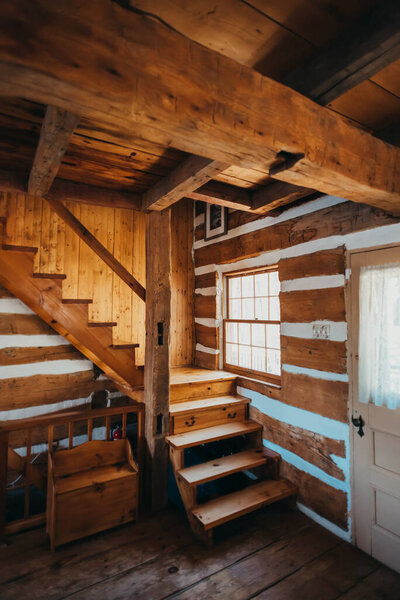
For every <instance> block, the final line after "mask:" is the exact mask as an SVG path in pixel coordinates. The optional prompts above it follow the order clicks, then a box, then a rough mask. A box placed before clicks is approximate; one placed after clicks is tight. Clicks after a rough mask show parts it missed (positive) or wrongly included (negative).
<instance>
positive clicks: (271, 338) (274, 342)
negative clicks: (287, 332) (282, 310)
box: [266, 325, 281, 350]
mask: <svg viewBox="0 0 400 600" xmlns="http://www.w3.org/2000/svg"><path fill="white" fill-rule="evenodd" d="M279 329H280V327H279V325H267V344H266V345H267V347H268V348H276V349H277V350H279V349H280V347H281V336H280V331H279Z"/></svg>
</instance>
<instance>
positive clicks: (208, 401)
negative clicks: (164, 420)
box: [169, 394, 250, 417]
mask: <svg viewBox="0 0 400 600" xmlns="http://www.w3.org/2000/svg"><path fill="white" fill-rule="evenodd" d="M249 403H250V400H249V398H244V396H237V395H235V396H234V395H231V394H229V395H225V396H213V397H212V398H196V400H188V402H179V403H177V404H172V405H171V406H170V409H169V412H170V414H171V416H173V417H174V416H176V415H180V414H182V413H187V412H190V413H192V412H197V411H204V410H209V409H210V408H222V407H224V406H227V407H228V406H234V405H243V404H249Z"/></svg>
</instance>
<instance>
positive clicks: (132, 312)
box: [0, 194, 145, 366]
mask: <svg viewBox="0 0 400 600" xmlns="http://www.w3.org/2000/svg"><path fill="white" fill-rule="evenodd" d="M66 206H67V208H68V209H69V210H70V211H71V212H72V213H73V214H74V215H75V217H76V218H77V219H78V220H80V221H81V222H82V224H83V225H84V226H85V227H86V228H87V229H88V230H89V231H90V232H91V233H92V234H93V235H94V236H95V237H96V238H97V239H98V241H100V242H101V243H102V244H103V246H104V247H105V248H107V250H108V251H109V252H111V253H112V254H113V255H114V257H115V258H116V259H117V260H118V261H119V263H120V264H121V265H123V266H124V267H125V268H126V269H127V270H128V271H129V272H130V273H132V274H133V275H134V277H136V279H138V281H140V283H141V284H142V285H144V284H145V215H144V214H143V213H138V212H136V211H133V210H128V209H114V208H110V207H101V206H95V207H94V206H89V205H83V204H78V203H75V202H67V203H66ZM0 218H3V219H4V220H5V223H6V226H5V232H4V237H3V244H4V248H14V249H16V250H17V249H19V250H26V251H31V252H32V253H33V268H32V272H33V276H34V277H39V278H40V277H46V278H52V279H60V281H61V285H62V301H63V303H69V304H73V303H83V304H87V321H88V322H89V323H90V324H91V325H92V326H97V325H98V326H100V327H102V326H110V327H112V330H111V338H112V340H111V344H112V345H113V346H114V347H115V348H118V349H119V348H124V347H130V348H131V354H133V355H134V358H135V364H136V366H143V365H144V350H145V344H144V342H145V325H144V323H145V304H144V302H143V301H142V300H141V299H140V298H138V297H137V296H136V294H135V293H134V292H132V290H131V289H130V288H129V286H128V285H127V284H126V283H125V282H124V281H122V280H121V279H120V277H119V276H118V275H117V274H115V273H114V272H113V271H112V270H111V269H110V268H109V267H108V266H107V265H106V264H105V263H104V262H103V261H102V260H101V259H100V258H99V257H98V256H97V254H95V252H93V250H91V248H89V247H88V246H87V245H86V244H85V243H84V242H83V241H82V240H81V239H79V237H78V236H77V235H76V233H75V232H74V231H72V230H71V229H70V228H69V227H68V226H67V225H66V224H65V223H64V222H63V221H62V219H60V217H59V216H58V215H57V214H56V213H55V212H54V211H53V210H52V209H51V208H50V206H49V205H48V203H47V202H45V201H44V200H42V199H41V198H33V197H30V196H28V195H27V194H0ZM16 295H17V297H18V294H16ZM132 345H134V347H132Z"/></svg>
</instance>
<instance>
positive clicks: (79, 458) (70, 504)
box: [47, 439, 138, 549]
mask: <svg viewBox="0 0 400 600" xmlns="http://www.w3.org/2000/svg"><path fill="white" fill-rule="evenodd" d="M47 500H48V510H47V521H48V522H47V528H48V532H49V535H50V542H51V548H52V549H54V548H55V547H57V546H60V545H61V544H65V543H67V542H70V541H72V540H76V539H79V538H82V537H85V536H87V535H91V534H93V533H96V532H98V531H102V530H104V529H109V528H110V527H115V526H116V525H121V524H122V523H127V522H128V521H132V520H135V519H136V515H137V505H138V467H137V464H136V462H135V461H134V459H133V456H132V450H131V447H130V444H129V442H128V440H126V439H123V440H115V441H112V442H102V441H91V442H86V443H85V444H82V445H80V446H77V447H76V448H72V449H70V450H61V451H56V452H52V453H51V454H50V457H49V485H48V499H47Z"/></svg>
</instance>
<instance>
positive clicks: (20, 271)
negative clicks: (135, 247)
mask: <svg viewBox="0 0 400 600" xmlns="http://www.w3.org/2000/svg"><path fill="white" fill-rule="evenodd" d="M0 196H1V198H0V236H1V239H0V281H1V283H2V284H3V285H4V286H5V287H7V288H8V289H9V291H10V292H11V293H12V294H13V295H14V296H16V297H17V298H19V299H20V300H22V302H24V303H25V304H26V305H27V306H29V308H31V309H32V310H33V311H34V312H36V313H37V314H38V315H39V316H40V317H41V318H42V319H43V320H44V321H46V322H47V323H48V324H49V325H50V326H51V327H53V329H55V330H56V331H57V332H58V333H59V334H60V335H62V336H63V337H64V338H66V339H67V340H68V341H69V342H70V343H71V344H73V345H74V346H75V347H76V348H78V350H79V351H80V352H82V354H84V355H85V356H86V357H87V358H89V359H90V360H91V361H92V362H93V363H95V364H96V365H97V366H98V367H99V368H100V369H102V370H103V371H104V373H105V374H106V375H108V376H109V377H111V378H112V379H114V380H115V381H116V382H118V383H121V384H128V386H129V387H136V386H142V385H143V368H142V365H143V360H141V359H140V358H139V361H137V357H138V355H137V350H138V348H139V343H137V342H136V341H135V340H134V339H132V336H133V335H135V332H132V322H133V314H132V307H133V306H136V305H139V304H141V305H143V306H141V311H138V314H137V315H136V314H135V316H137V318H138V321H139V322H140V326H139V325H138V328H137V330H136V331H139V327H140V330H141V331H140V336H139V337H140V338H141V341H142V340H144V320H143V318H142V317H143V314H144V313H143V310H144V303H143V302H142V301H141V300H140V299H139V298H138V299H137V300H136V299H135V301H133V300H132V296H133V293H132V291H131V290H129V288H128V286H127V285H126V284H125V283H124V282H122V281H119V280H118V278H117V276H116V275H115V274H114V275H115V277H112V275H113V274H112V272H111V270H110V269H108V267H106V266H105V265H104V264H103V265H101V266H100V268H101V271H99V272H97V273H95V272H94V271H95V270H96V269H98V268H99V264H98V263H99V259H98V258H97V257H95V256H91V254H94V253H93V252H92V251H91V250H90V249H89V248H84V249H83V247H81V246H82V243H80V241H79V239H78V238H77V236H76V235H75V234H74V233H73V232H68V233H67V231H66V229H65V227H63V224H62V222H61V220H60V219H59V218H58V217H57V215H55V214H54V215H53V214H52V213H51V211H50V212H49V209H48V207H46V205H45V204H46V203H45V202H44V201H43V200H41V199H36V198H35V199H33V198H29V197H28V196H26V195H25V194H17V195H12V194H3V195H1V194H0ZM35 210H36V212H37V216H36V221H35ZM125 212H128V213H129V212H130V213H132V212H133V211H125ZM109 216H110V215H109ZM125 216H126V215H125ZM128 216H130V215H128ZM39 217H40V218H39ZM43 217H46V218H43ZM114 218H115V219H116V215H115V214H114ZM120 221H121V219H120ZM116 222H117V221H115V223H116ZM49 223H50V224H49ZM120 224H121V223H120ZM36 229H37V230H36ZM128 229H129V228H128ZM123 233H124V235H125V238H124V239H125V242H126V243H127V244H129V240H128V239H127V234H126V231H125V232H123ZM131 241H132V240H131ZM136 242H137V240H136ZM130 252H131V254H132V249H131V250H130ZM85 256H86V258H87V261H86V262H87V268H88V269H89V270H90V269H92V270H93V273H89V272H83V267H84V266H85V263H84V260H83V259H84V258H85ZM130 264H131V265H132V256H131V263H130ZM64 267H65V271H66V272H65V273H63V272H62V269H63V268H64ZM107 270H108V271H107ZM78 271H81V280H82V285H81V287H80V289H78V285H77V284H76V282H75V283H74V280H75V279H77V277H78V275H79V274H78ZM110 277H111V281H110ZM86 279H90V281H91V286H90V287H89V286H88V285H86V289H85V287H84V285H83V282H85V283H87V282H86ZM71 281H72V283H71ZM104 282H105V283H106V285H105V287H104V286H102V283H104ZM88 292H92V294H91V296H92V297H90V293H88ZM110 292H111V299H110V297H109V296H110ZM105 294H106V295H107V296H108V298H107V299H106V300H105V304H106V305H107V306H106V308H107V312H104V310H103V309H102V306H103V304H102V299H103V297H104V295H105ZM115 297H116V298H117V299H120V310H119V308H118V306H116V302H115ZM113 303H114V307H113ZM116 308H117V310H115V309H116ZM127 311H128V312H129V314H128V319H129V321H130V323H129V327H124V320H125V321H126V319H127V315H126V313H127ZM142 329H143V331H142ZM123 331H128V334H129V335H128V334H127V335H126V336H125V339H124V341H121V332H123ZM129 337H130V338H131V339H129ZM140 345H143V344H142V343H141V344H140ZM141 350H143V348H141ZM141 354H142V355H143V353H141ZM138 362H139V365H138V364H137V363H138Z"/></svg>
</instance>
